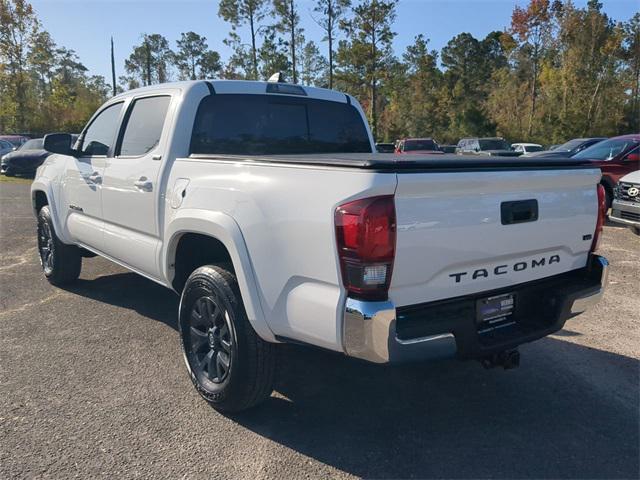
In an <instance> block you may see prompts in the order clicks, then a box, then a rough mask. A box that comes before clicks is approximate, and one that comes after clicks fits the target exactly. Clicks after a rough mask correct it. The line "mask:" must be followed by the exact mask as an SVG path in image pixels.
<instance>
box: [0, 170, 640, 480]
mask: <svg viewBox="0 0 640 480" xmlns="http://www.w3.org/2000/svg"><path fill="white" fill-rule="evenodd" d="M28 191H29V185H28V183H26V182H11V183H6V182H2V183H0V239H1V244H0V252H1V253H0V255H1V258H2V261H1V264H0V478H14V477H23V478H24V477H26V478H33V477H44V478H64V477H74V476H79V477H83V478H86V477H94V476H109V477H111V476H115V475H118V476H122V477H126V478H129V477H169V478H216V479H222V478H251V479H254V478H329V477H332V478H342V477H352V476H355V477H367V478H435V477H438V478H441V477H449V478H470V477H473V478H540V477H547V478H550V477H553V478H637V477H638V475H639V468H640V467H639V444H640V439H639V434H638V432H639V391H640V390H639V373H640V372H639V362H638V360H639V357H640V328H639V327H640V289H639V287H638V285H639V280H640V238H639V237H635V236H634V235H633V234H632V233H631V232H630V231H628V230H626V229H623V228H618V227H615V226H608V227H606V229H605V234H604V241H603V246H602V252H603V253H604V255H606V256H607V257H608V258H609V260H610V261H611V263H612V272H611V277H610V279H611V285H610V288H609V290H608V291H607V293H606V296H605V299H604V301H603V302H602V303H601V304H599V305H598V306H597V307H596V308H595V309H593V310H592V311H589V312H588V313H586V314H583V315H582V316H579V317H577V318H574V319H572V320H570V321H569V322H568V323H567V325H566V328H565V329H564V330H563V331H561V332H559V333H558V334H557V335H554V336H552V337H550V338H546V339H543V340H541V341H538V342H535V343H533V344H529V345H525V346H523V347H522V348H521V353H522V365H521V367H520V368H519V369H517V370H513V371H501V370H490V371H486V370H484V369H483V368H482V367H481V366H480V365H479V364H478V363H476V362H458V361H447V362H439V363H431V364H426V365H414V366H411V367H404V368H398V367H395V368H392V367H378V366H372V365H367V364H363V363H360V362H357V361H354V360H350V359H347V358H344V357H342V356H340V355H335V354H330V353H326V352H321V351H317V350H306V349H302V348H299V347H283V348H282V352H281V355H280V366H281V371H280V376H279V380H278V386H277V391H276V392H275V393H274V395H273V396H272V397H271V399H270V400H269V401H268V402H267V403H266V404H265V405H263V406H261V407H259V408H257V409H255V410H253V411H250V412H248V413H245V414H242V415H238V416H234V417H225V416H223V415H221V414H219V413H217V412H216V411H215V410H213V409H212V408H210V407H209V406H208V405H207V404H206V403H205V402H204V401H202V400H201V399H200V397H199V396H198V395H197V393H196V392H195V390H194V389H193V388H192V386H191V383H190V381H189V379H188V377H187V375H186V373H185V367H184V364H183V360H182V354H181V352H180V347H179V340H178V334H177V331H176V328H177V327H176V323H175V312H176V310H177V304H178V298H177V297H176V296H175V295H174V294H173V293H171V292H170V291H168V290H164V289H163V288H162V287H160V286H158V285H156V284H154V283H152V282H150V281H148V280H145V279H144V278H142V277H139V276H137V275H135V274H133V273H128V272H127V271H125V270H123V269H122V268H120V267H118V266H115V265H113V264H111V263H109V262H108V261H106V260H103V259H99V258H96V259H89V260H85V262H84V267H83V271H82V276H81V280H80V281H79V282H78V283H77V284H75V285H73V286H72V287H69V288H67V289H64V290H62V289H57V288H54V287H51V286H50V285H49V284H48V283H47V282H46V281H45V280H44V278H43V276H42V274H41V271H40V266H39V263H38V259H37V253H36V247H35V220H34V218H33V216H32V214H31V211H30V204H29V194H28Z"/></svg>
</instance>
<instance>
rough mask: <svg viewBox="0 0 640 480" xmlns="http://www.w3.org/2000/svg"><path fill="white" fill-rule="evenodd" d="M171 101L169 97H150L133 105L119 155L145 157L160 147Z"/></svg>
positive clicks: (141, 99)
mask: <svg viewBox="0 0 640 480" xmlns="http://www.w3.org/2000/svg"><path fill="white" fill-rule="evenodd" d="M170 100H171V97H169V96H161V97H148V98H140V99H138V100H136V101H135V102H134V103H133V107H132V109H131V114H130V115H129V118H128V120H127V121H126V128H125V131H124V135H123V136H122V143H121V145H120V153H119V155H122V156H139V155H144V154H145V153H148V152H150V151H151V150H153V149H154V148H155V147H156V146H157V145H158V142H160V136H161V135H162V127H163V126H164V120H165V118H166V116H167V109H168V108H169V102H170Z"/></svg>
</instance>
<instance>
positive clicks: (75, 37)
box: [31, 0, 640, 81]
mask: <svg viewBox="0 0 640 480" xmlns="http://www.w3.org/2000/svg"><path fill="white" fill-rule="evenodd" d="M601 2H602V3H603V5H604V8H603V9H604V11H605V12H606V13H607V14H608V15H609V16H610V17H611V18H613V19H614V20H617V21H618V20H619V21H624V20H628V19H629V18H631V17H632V16H633V15H634V13H636V12H637V11H638V10H640V0H601ZM298 3H299V6H300V7H299V8H300V13H301V17H302V26H303V27H304V29H305V36H306V38H307V40H314V41H315V42H316V43H318V44H320V46H321V51H322V52H323V53H324V54H325V55H326V49H327V44H326V43H321V42H320V40H321V39H322V36H323V35H322V31H321V30H320V28H319V27H318V26H317V25H316V23H315V22H314V20H313V18H312V17H311V14H312V12H313V5H314V1H313V0H298ZM354 3H357V0H354ZM526 3H527V1H526V0H449V1H446V0H400V2H399V5H398V8H397V17H396V20H395V22H394V24H393V31H394V32H396V33H397V36H396V37H395V40H394V45H393V46H394V50H395V52H396V54H397V55H401V54H402V52H403V51H404V50H405V48H406V47H407V46H408V45H410V44H412V43H413V39H414V38H415V36H416V35H418V34H420V33H422V34H423V35H425V37H427V38H429V39H430V44H429V45H430V48H431V49H436V50H438V51H439V50H440V49H441V48H442V47H443V46H445V45H446V43H447V42H448V41H449V40H450V39H451V38H452V37H454V36H455V35H457V34H459V33H462V32H469V33H471V34H472V35H474V36H475V37H476V38H482V37H484V36H485V35H486V34H487V33H489V32H491V31H493V30H503V29H504V28H506V27H507V26H508V25H509V23H510V20H511V12H512V10H513V7H514V6H515V5H526ZM574 3H575V4H576V5H577V6H584V5H585V4H586V0H574ZM31 4H32V5H33V7H34V9H35V11H36V13H37V15H38V18H39V19H40V21H41V22H42V24H43V27H44V28H45V29H46V30H47V31H48V32H49V33H50V34H51V35H52V36H53V39H54V40H55V42H56V43H57V44H58V45H59V46H64V47H66V48H70V49H73V50H75V51H76V52H77V54H78V56H79V57H80V60H81V62H82V63H83V64H84V65H85V66H86V67H87V68H88V69H89V74H90V75H103V76H104V77H105V78H107V79H108V81H109V80H110V78H111V67H110V58H109V55H110V53H109V49H110V44H109V39H110V38H111V36H113V38H114V43H115V57H116V75H117V76H120V75H123V74H124V73H125V72H124V60H125V58H127V57H128V56H129V54H130V53H131V51H132V49H133V46H134V45H136V44H139V43H140V37H141V35H142V34H143V33H160V34H162V35H164V36H165V37H166V38H167V39H168V40H169V42H170V44H171V47H172V48H175V41H176V40H177V39H178V38H180V33H181V32H188V31H190V30H192V31H194V32H196V33H198V34H200V35H203V36H205V37H206V38H207V41H208V44H209V48H211V49H213V50H216V51H218V52H219V53H220V55H221V56H222V58H223V59H226V58H228V55H229V54H230V51H229V49H228V48H227V47H226V46H225V45H224V44H223V42H222V41H223V40H224V39H225V38H226V36H227V34H228V32H229V30H230V28H229V25H228V24H227V23H226V22H224V21H223V20H222V19H221V18H219V17H218V14H217V12H218V1H217V0H108V1H107V0H31ZM241 33H242V32H241Z"/></svg>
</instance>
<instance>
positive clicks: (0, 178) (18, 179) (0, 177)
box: [0, 175, 33, 184]
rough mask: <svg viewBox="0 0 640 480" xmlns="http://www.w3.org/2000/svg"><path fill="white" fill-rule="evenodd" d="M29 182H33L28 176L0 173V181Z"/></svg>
mask: <svg viewBox="0 0 640 480" xmlns="http://www.w3.org/2000/svg"><path fill="white" fill-rule="evenodd" d="M31 182H33V178H28V177H7V176H6V175H0V183H23V184H30V183H31Z"/></svg>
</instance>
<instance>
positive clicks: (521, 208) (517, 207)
mask: <svg viewBox="0 0 640 480" xmlns="http://www.w3.org/2000/svg"><path fill="white" fill-rule="evenodd" d="M500 214H501V220H502V225H511V224H514V223H525V222H535V221H536V220H538V200H536V199H532V200H518V201H515V202H502V203H501V204H500Z"/></svg>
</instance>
